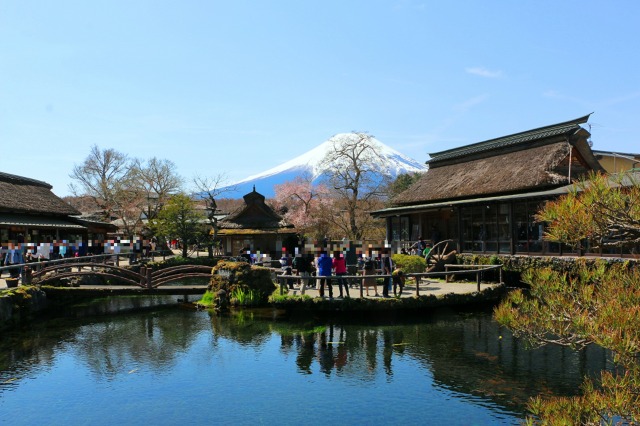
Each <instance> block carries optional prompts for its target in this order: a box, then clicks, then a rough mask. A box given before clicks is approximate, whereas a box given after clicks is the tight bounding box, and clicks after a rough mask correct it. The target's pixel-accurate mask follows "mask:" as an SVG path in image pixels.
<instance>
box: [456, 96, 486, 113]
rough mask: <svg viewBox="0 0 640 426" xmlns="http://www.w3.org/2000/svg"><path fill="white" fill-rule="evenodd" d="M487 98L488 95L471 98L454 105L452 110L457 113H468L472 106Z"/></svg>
mask: <svg viewBox="0 0 640 426" xmlns="http://www.w3.org/2000/svg"><path fill="white" fill-rule="evenodd" d="M488 98H489V95H487V94H484V95H480V96H476V97H473V98H469V99H467V100H465V101H463V102H460V103H459V104H456V105H454V106H453V109H454V110H455V111H459V112H466V111H469V110H470V109H471V108H473V107H474V106H476V105H479V104H481V103H483V102H484V101H486V100H487V99H488Z"/></svg>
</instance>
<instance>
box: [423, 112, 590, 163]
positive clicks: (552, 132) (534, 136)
mask: <svg viewBox="0 0 640 426" xmlns="http://www.w3.org/2000/svg"><path fill="white" fill-rule="evenodd" d="M590 115H591V114H589V115H585V116H584V117H580V118H577V119H575V120H570V121H565V122H563V123H558V124H552V125H550V126H544V127H539V128H537V129H532V130H527V131H525V132H520V133H515V134H512V135H508V136H502V137H499V138H496V139H489V140H487V141H483V142H478V143H474V144H471V145H465V146H463V147H460V148H454V149H449V150H446V151H440V152H435V153H433V154H429V156H430V157H431V159H430V160H429V161H427V163H428V164H429V165H430V166H431V167H433V166H434V163H438V162H440V161H444V160H452V159H456V158H460V157H466V156H468V155H471V154H478V153H481V152H486V151H491V150H494V149H504V148H506V147H512V146H515V145H519V144H525V143H528V142H533V141H537V140H541V139H548V138H553V137H554V136H560V135H571V134H573V133H575V132H576V131H577V130H579V129H581V127H580V124H582V123H586V122H587V120H588V119H589V116H590Z"/></svg>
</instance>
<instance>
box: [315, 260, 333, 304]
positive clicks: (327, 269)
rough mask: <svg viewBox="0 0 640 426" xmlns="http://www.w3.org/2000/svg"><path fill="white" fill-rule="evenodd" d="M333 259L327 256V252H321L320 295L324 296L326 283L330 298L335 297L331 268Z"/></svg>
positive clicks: (319, 265) (319, 263) (319, 262)
mask: <svg viewBox="0 0 640 426" xmlns="http://www.w3.org/2000/svg"><path fill="white" fill-rule="evenodd" d="M332 267H333V260H332V259H331V258H330V257H329V256H327V252H326V251H323V252H322V253H320V257H319V258H318V276H319V277H320V297H324V284H325V282H326V283H327V287H328V288H329V298H330V299H333V287H332V286H331V268H332Z"/></svg>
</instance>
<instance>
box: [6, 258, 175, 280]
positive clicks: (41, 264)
mask: <svg viewBox="0 0 640 426" xmlns="http://www.w3.org/2000/svg"><path fill="white" fill-rule="evenodd" d="M135 255H136V260H135V261H134V262H133V263H135V262H137V261H138V259H139V258H138V255H140V253H135ZM156 257H162V259H163V260H165V259H166V257H167V254H166V252H161V251H154V252H150V253H149V256H144V257H142V258H141V259H151V260H152V261H153V260H155V258H156ZM132 259H133V256H132V253H110V254H109V253H108V254H93V255H86V256H79V257H63V258H61V259H47V260H42V259H38V260H34V261H31V262H24V263H16V264H11V265H5V266H2V265H0V277H1V276H2V275H3V274H4V272H5V271H8V272H9V275H10V276H11V277H12V278H17V277H19V276H20V275H22V272H23V269H24V267H29V268H30V269H31V270H33V271H40V270H42V269H44V268H48V267H51V266H56V265H69V267H71V266H76V264H78V263H87V262H91V263H101V264H112V265H115V266H120V263H127V264H131V263H132Z"/></svg>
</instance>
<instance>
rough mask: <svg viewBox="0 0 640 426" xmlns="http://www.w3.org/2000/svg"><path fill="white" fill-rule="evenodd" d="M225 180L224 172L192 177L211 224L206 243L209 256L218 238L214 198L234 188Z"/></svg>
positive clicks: (216, 209)
mask: <svg viewBox="0 0 640 426" xmlns="http://www.w3.org/2000/svg"><path fill="white" fill-rule="evenodd" d="M227 182H228V178H227V175H226V174H224V173H218V174H217V175H215V176H213V177H203V176H197V175H196V176H195V177H194V178H193V184H194V185H195V187H196V190H197V191H198V196H199V198H200V199H202V200H204V201H205V202H206V203H207V210H208V214H207V219H208V220H209V224H210V225H211V234H210V235H211V239H210V243H209V244H208V251H209V257H213V245H214V244H216V242H217V240H218V216H217V215H216V212H218V203H217V202H216V199H217V198H219V197H220V195H222V194H225V193H227V192H233V191H235V189H236V188H235V186H233V185H227V184H226V183H227Z"/></svg>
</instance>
